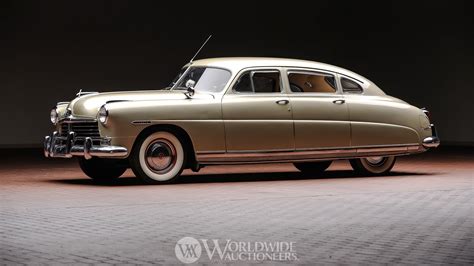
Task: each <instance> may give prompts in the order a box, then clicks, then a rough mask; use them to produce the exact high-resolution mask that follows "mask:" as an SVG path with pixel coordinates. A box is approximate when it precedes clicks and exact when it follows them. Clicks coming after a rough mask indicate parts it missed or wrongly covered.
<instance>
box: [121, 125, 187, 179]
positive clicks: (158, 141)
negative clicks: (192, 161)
mask: <svg viewBox="0 0 474 266" xmlns="http://www.w3.org/2000/svg"><path fill="white" fill-rule="evenodd" d="M185 159H186V154H185V153H184V147H183V145H182V144H181V141H180V140H179V139H178V138H177V137H176V136H175V135H173V134H172V133H170V132H166V131H159V132H154V133H151V134H149V135H148V136H146V137H144V138H142V139H141V140H139V142H138V143H137V146H136V147H135V148H134V151H133V153H132V154H131V158H130V164H131V167H132V170H133V172H134V173H135V175H136V176H137V177H139V178H141V179H142V180H144V181H145V182H147V183H151V184H160V183H170V182H173V181H175V180H176V179H177V178H178V177H179V176H180V174H181V172H182V171H183V168H184V164H185Z"/></svg>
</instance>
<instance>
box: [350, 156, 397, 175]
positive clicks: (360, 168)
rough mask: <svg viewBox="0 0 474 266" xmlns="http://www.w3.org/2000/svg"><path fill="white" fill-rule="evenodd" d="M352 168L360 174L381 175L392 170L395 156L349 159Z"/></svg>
mask: <svg viewBox="0 0 474 266" xmlns="http://www.w3.org/2000/svg"><path fill="white" fill-rule="evenodd" d="M349 161H350V163H351V166H352V168H353V169H354V170H355V171H356V172H357V173H360V174H366V175H383V174H387V173H388V172H390V170H392V167H393V165H394V164H395V157H394V156H388V157H382V156H377V157H367V158H358V159H352V160H349Z"/></svg>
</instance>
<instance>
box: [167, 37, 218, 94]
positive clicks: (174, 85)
mask: <svg viewBox="0 0 474 266" xmlns="http://www.w3.org/2000/svg"><path fill="white" fill-rule="evenodd" d="M211 37H212V34H211V35H209V37H207V39H206V41H204V43H203V44H202V45H201V47H199V50H197V52H196V53H195V54H194V56H193V58H191V60H189V63H188V64H189V66H188V67H187V68H186V70H185V71H184V72H183V74H182V75H181V77H179V78H178V80H177V81H176V82H175V83H174V84H173V86H172V87H171V88H170V90H174V88H176V85H178V84H179V83H180V82H181V80H182V79H183V77H185V76H186V74H188V71H189V69H191V64H192V63H193V60H194V58H196V56H197V55H198V54H199V52H201V50H202V48H203V47H204V45H206V43H207V42H208V41H209V39H211ZM185 95H186V94H185ZM186 97H187V98H190V97H188V96H187V95H186Z"/></svg>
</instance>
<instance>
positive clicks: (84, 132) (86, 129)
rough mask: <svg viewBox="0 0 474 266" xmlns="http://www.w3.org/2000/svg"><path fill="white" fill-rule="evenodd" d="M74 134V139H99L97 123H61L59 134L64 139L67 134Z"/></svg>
mask: <svg viewBox="0 0 474 266" xmlns="http://www.w3.org/2000/svg"><path fill="white" fill-rule="evenodd" d="M71 131H74V133H76V139H85V138H86V137H91V138H93V139H94V138H100V133H99V126H98V124H97V122H80V123H63V124H61V130H60V132H59V133H60V134H61V136H63V137H66V136H67V134H69V132H71Z"/></svg>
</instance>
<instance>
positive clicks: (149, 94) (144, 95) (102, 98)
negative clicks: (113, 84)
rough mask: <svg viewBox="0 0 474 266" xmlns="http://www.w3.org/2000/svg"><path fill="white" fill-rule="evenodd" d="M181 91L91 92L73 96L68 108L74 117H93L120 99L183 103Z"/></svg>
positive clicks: (205, 95)
mask: <svg viewBox="0 0 474 266" xmlns="http://www.w3.org/2000/svg"><path fill="white" fill-rule="evenodd" d="M183 92H184V91H182V90H179V91H169V90H153V91H151V90H149V91H121V92H106V93H92V94H87V95H82V96H79V97H77V98H75V99H74V100H73V101H71V102H70V103H69V106H68V108H69V109H70V110H71V111H72V115H73V116H74V117H80V118H95V117H96V116H97V112H98V111H99V109H100V107H101V106H102V105H104V104H106V103H113V102H121V101H157V104H160V101H178V102H182V103H183V104H185V103H186V102H187V101H189V100H188V99H187V98H186V96H185V95H184V93H183ZM192 98H193V99H199V98H211V99H212V98H214V96H213V95H212V94H207V93H199V92H196V94H195V95H194V96H193V97H192Z"/></svg>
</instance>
